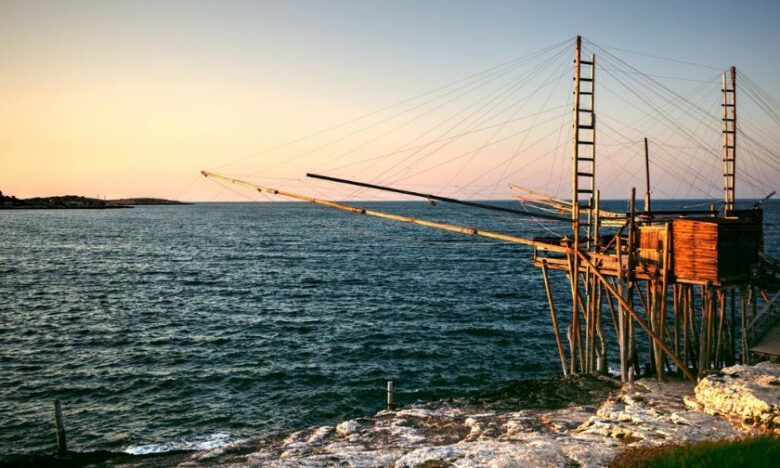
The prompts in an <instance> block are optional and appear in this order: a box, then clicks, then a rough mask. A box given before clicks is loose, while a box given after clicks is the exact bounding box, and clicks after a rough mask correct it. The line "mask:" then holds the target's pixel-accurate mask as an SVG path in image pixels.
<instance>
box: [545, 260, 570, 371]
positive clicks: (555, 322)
mask: <svg viewBox="0 0 780 468" xmlns="http://www.w3.org/2000/svg"><path fill="white" fill-rule="evenodd" d="M542 276H543V277H544V290H545V291H546V292H547V303H548V304H549V305H550V320H552V325H553V332H554V333H555V344H556V345H557V346H558V356H559V357H560V359H561V367H562V368H563V375H564V377H566V376H568V375H569V373H568V372H567V371H566V354H565V352H564V351H563V342H562V341H561V332H560V330H559V329H558V318H557V316H556V313H555V304H554V303H553V297H552V291H551V290H550V281H549V279H548V277H547V276H548V275H547V262H546V261H544V260H542Z"/></svg>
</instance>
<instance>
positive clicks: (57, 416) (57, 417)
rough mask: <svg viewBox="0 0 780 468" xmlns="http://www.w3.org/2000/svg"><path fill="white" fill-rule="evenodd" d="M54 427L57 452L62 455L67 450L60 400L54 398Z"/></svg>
mask: <svg viewBox="0 0 780 468" xmlns="http://www.w3.org/2000/svg"><path fill="white" fill-rule="evenodd" d="M54 427H55V430H56V431H57V453H58V454H60V455H62V454H64V453H65V452H67V451H68V444H67V442H66V441H65V424H64V423H63V422H62V402H60V400H54Z"/></svg>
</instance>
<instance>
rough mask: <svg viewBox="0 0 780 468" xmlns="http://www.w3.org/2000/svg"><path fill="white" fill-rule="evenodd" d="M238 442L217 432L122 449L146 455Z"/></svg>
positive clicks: (214, 446)
mask: <svg viewBox="0 0 780 468" xmlns="http://www.w3.org/2000/svg"><path fill="white" fill-rule="evenodd" d="M236 442H239V440H237V439H232V438H231V437H230V434H226V433H222V432H218V433H216V434H211V435H207V436H194V437H186V438H183V439H179V440H175V441H170V442H162V443H157V444H144V445H130V446H128V447H125V448H124V449H123V450H122V451H123V452H124V453H129V454H130V455H148V454H150V453H165V452H178V451H181V450H193V451H197V450H211V449H215V448H218V447H224V446H225V445H229V444H233V443H236Z"/></svg>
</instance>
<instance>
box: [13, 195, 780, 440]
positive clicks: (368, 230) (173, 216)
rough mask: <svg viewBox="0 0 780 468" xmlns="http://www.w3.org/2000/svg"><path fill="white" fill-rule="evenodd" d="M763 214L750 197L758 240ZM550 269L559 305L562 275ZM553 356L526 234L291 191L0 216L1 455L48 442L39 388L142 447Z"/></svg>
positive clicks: (461, 384) (472, 219) (356, 412)
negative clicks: (501, 239) (467, 230)
mask: <svg viewBox="0 0 780 468" xmlns="http://www.w3.org/2000/svg"><path fill="white" fill-rule="evenodd" d="M658 203H659V204H657V205H656V207H662V208H670V207H673V206H679V205H682V204H685V203H686V202H666V203H663V202H658ZM358 205H360V206H364V207H371V208H374V209H378V210H383V211H390V212H396V213H401V214H406V215H410V216H417V217H423V218H427V219H434V220H440V221H448V222H454V223H457V224H462V225H466V226H471V227H478V228H482V229H494V230H496V231H500V232H505V233H509V234H516V235H522V236H552V235H553V233H565V225H564V226H561V225H560V224H559V223H556V222H537V221H529V220H526V219H523V218H518V217H515V216H512V215H504V214H500V213H499V214H498V215H496V214H495V213H491V212H482V211H479V210H473V209H469V208H463V207H460V208H453V207H451V206H446V205H442V204H439V205H438V206H432V205H429V204H427V203H424V202H383V203H376V202H375V203H360V204H358ZM605 205H606V206H605V208H606V209H610V208H611V209H615V210H622V211H625V209H626V203H625V202H608V203H606V204H605ZM507 206H516V205H507ZM778 213H780V204H779V203H775V202H772V203H770V205H769V208H768V210H767V212H766V213H765V221H766V226H765V231H766V235H767V242H766V245H767V250H768V251H769V252H770V253H772V254H774V255H775V256H778V253H780V252H778V250H777V246H778V242H777V241H778V240H780V232H779V231H780V225H778V222H780V216H778ZM552 282H553V286H554V287H556V300H557V302H558V304H559V306H560V308H561V309H563V310H566V304H567V300H568V299H569V298H568V296H567V294H568V292H567V289H566V286H565V284H566V283H565V280H564V278H563V277H562V276H561V275H559V274H553V275H552ZM556 285H557V286H556ZM560 315H561V320H562V322H563V324H562V326H563V327H565V325H566V323H565V322H566V315H568V314H567V313H561V314H560ZM559 371H560V365H559V363H558V358H557V354H556V350H555V345H554V340H553V336H552V333H551V327H550V318H549V312H548V308H547V302H546V299H545V295H544V289H543V282H542V277H541V274H540V272H539V271H538V270H536V269H535V268H533V266H532V263H531V250H530V249H529V248H528V247H524V246H517V245H510V244H503V243H498V242H494V241H491V240H488V239H483V238H474V237H469V236H464V235H459V234H455V233H448V232H442V231H437V230H433V229H429V228H424V227H419V226H411V225H405V224H401V223H397V222H392V221H385V220H378V219H373V218H369V217H367V216H356V215H353V214H348V213H342V212H339V211H336V210H332V209H328V208H323V207H318V206H314V205H308V204H302V203H234V204H195V205H187V206H148V207H136V208H133V209H116V210H40V211H2V212H0V454H8V453H29V452H50V451H52V450H53V448H54V440H55V439H54V429H53V420H52V400H54V399H61V400H62V401H63V405H64V413H65V424H66V429H67V433H68V443H69V448H70V449H72V450H78V451H90V450H98V449H105V450H112V451H123V450H126V451H130V452H133V453H143V452H149V451H156V450H167V449H174V448H195V449H197V448H206V447H209V446H214V445H218V444H221V443H224V442H226V441H230V440H236V439H242V438H247V437H257V436H261V435H263V434H268V433H272V432H275V431H284V430H292V429H297V428H303V427H307V426H310V425H314V424H326V423H333V422H337V421H339V420H343V419H346V418H351V417H357V416H363V415H370V414H373V413H375V412H376V411H378V410H380V409H382V408H383V405H384V399H385V385H386V381H387V380H394V381H395V382H396V391H397V394H396V400H397V402H398V403H400V404H407V403H412V402H416V401H431V400H437V399H442V398H450V397H457V396H461V395H465V394H468V393H470V392H480V391H488V390H494V389H496V388H501V387H502V386H505V385H508V384H509V383H510V382H512V381H515V380H518V379H532V378H538V377H545V376H552V375H557V373H558V372H559Z"/></svg>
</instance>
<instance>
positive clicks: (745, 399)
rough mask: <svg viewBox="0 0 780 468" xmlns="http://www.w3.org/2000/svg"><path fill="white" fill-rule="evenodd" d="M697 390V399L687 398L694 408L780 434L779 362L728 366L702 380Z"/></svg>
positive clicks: (687, 401)
mask: <svg viewBox="0 0 780 468" xmlns="http://www.w3.org/2000/svg"><path fill="white" fill-rule="evenodd" d="M695 392H696V395H695V398H690V397H689V398H687V399H686V403H687V404H688V405H689V406H690V407H692V408H695V409H697V410H700V411H703V412H705V413H707V414H712V415H722V416H724V417H726V418H730V419H733V420H735V421H738V422H740V423H742V424H743V425H745V426H748V427H757V428H760V429H766V430H770V431H773V432H775V433H777V434H780V365H778V364H774V363H771V362H762V363H759V364H756V365H755V366H741V365H739V366H732V367H727V368H725V369H723V370H722V371H721V373H720V374H717V375H711V376H708V377H706V378H704V379H702V380H701V382H699V384H698V385H697V386H696V389H695Z"/></svg>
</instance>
